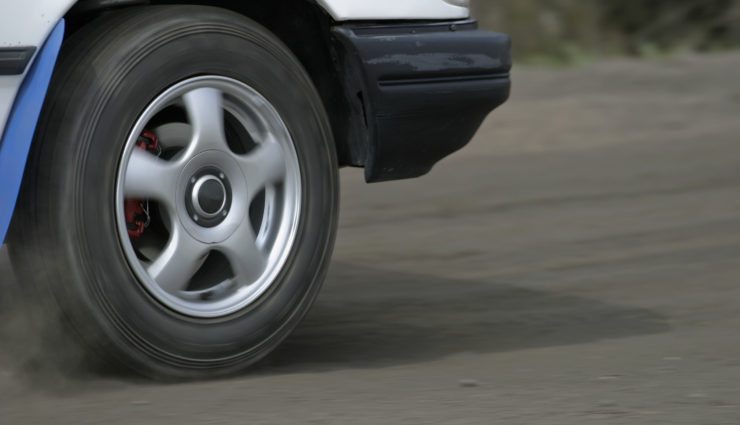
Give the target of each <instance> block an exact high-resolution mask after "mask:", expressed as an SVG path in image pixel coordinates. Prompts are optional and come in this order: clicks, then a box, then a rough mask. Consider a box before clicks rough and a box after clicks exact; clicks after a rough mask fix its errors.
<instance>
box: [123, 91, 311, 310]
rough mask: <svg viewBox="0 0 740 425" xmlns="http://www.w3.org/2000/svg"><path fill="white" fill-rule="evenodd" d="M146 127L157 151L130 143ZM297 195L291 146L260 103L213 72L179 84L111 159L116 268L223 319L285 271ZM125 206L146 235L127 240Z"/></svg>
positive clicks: (176, 302) (174, 303) (167, 297)
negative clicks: (142, 221) (141, 216)
mask: <svg viewBox="0 0 740 425" xmlns="http://www.w3.org/2000/svg"><path fill="white" fill-rule="evenodd" d="M173 111H174V112H177V111H180V112H181V114H180V115H181V116H182V117H185V118H186V119H185V120H183V119H182V118H180V119H176V118H172V116H173ZM165 114H169V115H167V116H165ZM174 115H177V114H176V113H175V114H174ZM183 121H187V122H183ZM154 125H156V126H155V127H151V126H154ZM227 129H228V130H230V131H227ZM145 131H149V132H151V133H153V134H155V135H156V136H157V139H158V142H159V145H158V149H157V152H156V153H155V152H150V151H147V150H145V149H141V148H140V147H139V146H137V141H139V140H140V136H141V135H142V133H143V132H145ZM301 190H302V188H301V175H300V166H299V162H298V157H297V154H296V150H295V146H294V143H293V139H292V137H291V135H290V132H289V131H288V129H287V127H286V125H285V123H284V122H283V120H282V118H281V117H280V115H279V113H278V112H277V110H276V109H275V108H274V107H273V106H272V104H271V103H270V102H269V101H268V100H267V99H266V98H265V97H264V96H262V95H261V94H260V93H258V92H257V91H256V90H254V89H253V88H251V87H249V86H248V85H246V84H244V83H241V82H239V81H236V80H233V79H229V78H225V77H219V76H203V77H196V78H191V79H188V80H186V81H183V82H181V83H178V84H176V85H174V86H173V87H171V88H169V89H168V90H166V91H165V92H164V93H162V94H160V95H159V96H158V97H157V98H156V99H155V100H154V101H153V102H151V103H150V105H149V106H148V107H147V108H146V110H145V111H144V112H143V114H142V115H141V117H140V118H139V120H138V122H137V123H136V125H135V126H134V128H133V130H132V132H131V134H130V136H129V137H128V140H127V141H126V145H125V148H124V151H123V155H122V157H121V162H120V166H119V172H118V178H117V188H116V204H117V205H116V215H117V227H118V232H119V236H120V240H121V242H122V246H123V250H124V252H125V256H126V260H127V261H128V263H129V265H130V266H131V268H132V269H133V271H134V273H135V274H136V276H137V277H138V279H139V281H140V282H141V283H142V284H143V286H144V288H145V289H146V290H147V291H148V292H149V293H150V294H151V295H152V296H154V298H155V299H157V300H158V301H160V302H161V303H162V304H164V305H165V306H167V307H169V308H171V309H172V310H174V311H176V312H179V313H181V314H185V315H188V316H193V317H199V318H217V317H223V316H227V315H231V314H234V313H236V312H239V311H241V310H243V309H245V308H247V307H249V306H250V305H251V304H253V303H254V302H255V301H256V300H257V299H258V298H259V297H260V296H261V295H263V294H264V293H265V292H266V291H267V290H268V289H269V288H270V287H271V286H272V284H273V283H274V282H275V281H276V279H277V277H278V275H279V274H280V271H281V270H282V268H283V266H284V265H285V263H286V261H287V258H288V256H289V254H290V252H291V250H292V248H293V244H294V241H295V238H296V233H297V228H298V220H299V216H300V209H301ZM131 202H134V203H136V204H137V205H141V206H142V208H143V207H144V206H146V208H145V211H146V215H147V229H146V230H145V231H144V232H145V235H146V237H144V236H141V237H140V238H139V237H137V238H134V237H132V236H130V234H129V230H130V229H129V225H130V222H127V217H126V213H127V212H128V210H127V208H128V206H127V205H129V204H130V203H131ZM152 223H153V224H152ZM149 226H151V228H150V227H149Z"/></svg>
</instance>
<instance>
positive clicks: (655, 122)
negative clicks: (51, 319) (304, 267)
mask: <svg viewBox="0 0 740 425" xmlns="http://www.w3.org/2000/svg"><path fill="white" fill-rule="evenodd" d="M738 70H740V54H729V55H728V54H723V55H716V56H709V57H682V58H672V59H662V60H656V61H652V62H645V63H639V62H631V61H611V62H606V63H599V64H594V65H588V66H584V67H581V68H577V69H547V70H534V69H519V70H517V72H516V89H515V93H514V96H513V99H512V100H511V102H510V103H509V104H508V105H507V106H506V107H505V108H504V109H502V110H501V111H500V112H498V113H497V114H494V116H493V117H492V119H490V120H489V121H488V122H487V123H486V125H485V126H484V128H483V129H482V130H481V133H480V134H479V136H478V137H477V138H476V140H475V141H474V143H473V144H472V145H471V146H470V147H469V148H468V149H466V150H464V151H463V152H460V153H459V154H457V155H456V156H455V157H453V158H451V159H450V160H448V161H446V162H444V163H443V164H441V165H440V166H439V167H438V168H437V169H435V171H434V172H433V173H432V175H430V176H428V177H426V178H424V179H420V180H414V181H408V182H398V183H391V184H384V185H377V186H367V185H364V184H363V182H362V181H361V173H360V172H359V171H357V170H348V171H344V172H343V183H344V188H343V218H342V224H341V230H340V235H339V241H338V245H337V251H336V255H335V260H334V263H333V268H332V272H331V275H330V277H329V279H328V282H327V284H326V287H325V291H324V292H323V294H322V296H321V298H320V299H319V301H318V304H317V305H316V307H315V309H314V310H313V312H312V313H311V315H310V316H309V317H308V318H307V320H306V321H305V323H304V324H303V326H301V327H300V329H299V330H298V331H297V332H296V333H295V335H294V336H293V337H291V338H290V339H289V341H288V342H287V344H285V346H284V347H282V348H281V349H280V350H279V351H278V352H277V353H276V354H275V355H274V356H272V357H271V358H270V359H269V360H268V361H267V362H265V364H263V365H262V366H261V367H260V368H258V370H256V371H255V372H254V373H253V374H251V375H249V376H241V377H235V378H234V379H233V380H227V381H218V382H205V383H191V384H182V385H166V386H163V385H157V384H150V383H140V382H135V381H131V380H127V379H120V378H114V377H105V376H103V377H100V376H98V377H92V378H90V377H87V378H80V379H74V380H70V379H65V380H59V379H58V378H50V377H44V376H40V377H39V376H35V375H34V374H33V373H29V372H28V371H25V372H21V371H19V370H18V369H17V368H16V367H14V366H13V365H14V364H15V363H16V361H15V359H9V358H8V357H7V355H6V357H0V359H3V360H1V361H0V424H3V425H24V424H55V425H62V424H75V425H83V424H106V425H115V424H122V425H129V424H177V425H183V424H246V423H249V424H254V425H257V424H280V425H282V424H290V423H314V424H342V425H346V424H353V425H361V424H368V425H379V424H386V423H388V424H445V425H454V424H507V425H514V424H523V425H524V424H526V425H535V424H536V425H539V424H564V425H572V424H589V425H590V424H630V425H634V424H670V425H681V424H686V425H704V424H706V425H719V424H727V425H737V424H738V423H740V79H738V78H737V75H738ZM0 258H2V260H0V276H2V279H3V285H7V284H10V282H8V281H9V279H8V278H7V275H8V270H9V267H8V265H7V260H6V259H5V257H4V255H2V256H0ZM9 319H11V318H8V317H5V320H9Z"/></svg>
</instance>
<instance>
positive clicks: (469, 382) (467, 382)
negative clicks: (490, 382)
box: [460, 379, 480, 388]
mask: <svg viewBox="0 0 740 425" xmlns="http://www.w3.org/2000/svg"><path fill="white" fill-rule="evenodd" d="M479 385H480V384H479V383H478V381H476V380H474V379H461V380H460V386H461V387H463V388H475V387H478V386H479Z"/></svg>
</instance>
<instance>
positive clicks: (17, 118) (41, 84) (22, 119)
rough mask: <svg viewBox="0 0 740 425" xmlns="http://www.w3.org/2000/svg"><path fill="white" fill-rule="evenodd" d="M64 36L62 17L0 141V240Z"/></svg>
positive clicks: (39, 55) (25, 83)
mask: <svg viewBox="0 0 740 425" xmlns="http://www.w3.org/2000/svg"><path fill="white" fill-rule="evenodd" d="M63 39H64V20H61V21H59V22H58V23H57V25H56V26H55V27H54V29H53V31H52V32H51V35H50V36H49V38H48V40H46V43H44V46H43V47H42V48H41V50H40V51H39V53H38V54H37V56H36V59H35V60H34V63H33V65H32V66H31V69H30V70H29V71H28V75H27V76H26V78H25V80H24V81H23V84H22V85H21V87H20V90H19V91H18V96H17V98H16V100H15V104H14V105H13V110H12V112H11V114H10V117H9V119H8V123H7V126H6V127H5V132H4V134H3V138H2V141H0V181H1V182H2V184H0V242H4V241H5V236H6V234H7V232H8V227H9V226H10V221H11V219H12V218H13V210H14V209H15V203H16V200H17V198H18V192H19V191H20V187H21V181H22V180H23V171H24V169H25V166H26V159H27V157H28V151H29V150H30V148H31V142H32V141H33V135H34V133H35V130H36V123H37V122H38V119H39V115H40V114H41V107H42V105H43V104H44V99H45V98H46V92H47V89H48V87H49V82H50V81H51V75H52V73H53V72H54V65H55V64H56V61H57V56H58V55H59V51H60V50H61V48H62V40H63Z"/></svg>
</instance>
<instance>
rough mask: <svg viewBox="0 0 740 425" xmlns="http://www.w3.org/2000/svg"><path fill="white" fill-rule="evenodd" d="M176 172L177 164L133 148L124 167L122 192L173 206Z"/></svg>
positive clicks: (177, 172)
mask: <svg viewBox="0 0 740 425" xmlns="http://www.w3.org/2000/svg"><path fill="white" fill-rule="evenodd" d="M178 174H179V164H177V163H174V162H168V161H164V160H161V159H159V158H157V157H156V156H154V155H152V154H150V153H148V152H146V151H144V150H142V149H138V148H134V150H133V152H132V153H131V157H130V159H129V162H128V166H127V168H126V177H125V181H124V194H125V195H126V197H127V198H136V199H153V200H157V201H160V202H164V203H165V204H166V205H167V206H169V207H174V198H175V195H174V193H175V187H176V185H177V177H178Z"/></svg>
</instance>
